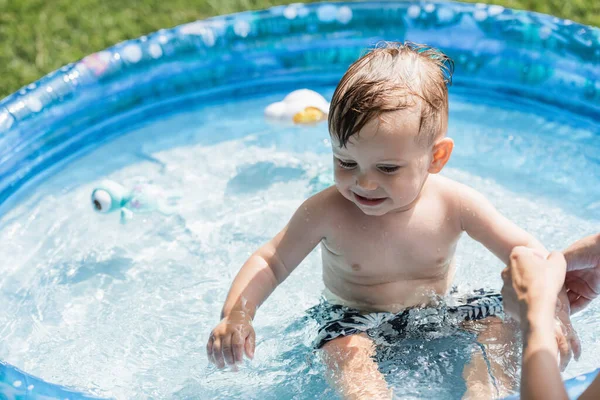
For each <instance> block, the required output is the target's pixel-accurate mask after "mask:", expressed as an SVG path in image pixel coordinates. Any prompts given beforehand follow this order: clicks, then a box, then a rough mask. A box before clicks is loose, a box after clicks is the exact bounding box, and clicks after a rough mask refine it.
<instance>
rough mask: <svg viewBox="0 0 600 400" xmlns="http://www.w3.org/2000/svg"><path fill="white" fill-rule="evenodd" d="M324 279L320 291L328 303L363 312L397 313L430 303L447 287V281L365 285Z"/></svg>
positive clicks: (430, 304) (445, 291)
mask: <svg viewBox="0 0 600 400" xmlns="http://www.w3.org/2000/svg"><path fill="white" fill-rule="evenodd" d="M324 278H325V276H324ZM324 282H325V291H324V293H323V294H324V296H325V298H326V299H327V300H328V301H329V302H331V303H333V304H340V305H343V306H346V307H351V308H355V309H358V310H361V311H364V312H365V313H368V312H377V311H387V312H392V313H397V312H400V311H402V310H404V309H406V308H411V307H425V306H432V305H435V304H436V303H437V302H438V301H439V299H440V297H441V296H444V295H445V294H446V293H447V292H448V289H449V288H450V283H448V282H447V281H446V280H443V281H438V282H429V281H402V282H386V283H380V284H375V285H368V286H365V285H357V284H355V283H349V282H340V281H339V280H332V279H324Z"/></svg>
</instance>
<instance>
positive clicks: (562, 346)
mask: <svg viewBox="0 0 600 400" xmlns="http://www.w3.org/2000/svg"><path fill="white" fill-rule="evenodd" d="M565 333H566V332H564V331H563V329H562V326H561V325H560V324H557V326H556V344H557V346H558V353H559V363H558V366H559V368H560V370H561V371H564V370H565V368H567V365H569V362H570V361H571V348H570V347H569V341H568V340H567V337H566V335H565Z"/></svg>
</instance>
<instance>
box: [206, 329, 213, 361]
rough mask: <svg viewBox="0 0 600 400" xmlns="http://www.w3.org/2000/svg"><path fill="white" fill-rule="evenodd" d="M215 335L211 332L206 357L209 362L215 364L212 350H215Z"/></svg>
mask: <svg viewBox="0 0 600 400" xmlns="http://www.w3.org/2000/svg"><path fill="white" fill-rule="evenodd" d="M213 341H214V338H213V335H212V334H211V335H210V337H209V338H208V343H206V357H207V358H208V362H209V363H213V364H214V362H215V361H214V359H213V356H212V352H213Z"/></svg>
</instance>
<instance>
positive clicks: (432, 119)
mask: <svg viewBox="0 0 600 400" xmlns="http://www.w3.org/2000/svg"><path fill="white" fill-rule="evenodd" d="M453 72H454V63H453V61H452V60H451V59H450V58H449V57H448V56H446V55H445V54H444V53H442V52H441V51H439V50H437V49H434V48H432V47H429V46H426V45H421V44H416V43H412V42H404V43H401V42H384V43H380V44H379V45H377V46H376V47H375V48H374V49H372V50H371V51H369V52H368V53H367V54H365V55H364V56H362V57H361V58H360V59H358V60H357V61H356V62H354V64H352V65H351V66H350V68H348V71H346V73H345V74H344V76H343V77H342V80H341V81H340V83H339V84H338V86H337V88H336V89H335V92H334V94H333V98H332V100H331V106H330V107H329V120H328V123H329V132H330V134H331V135H332V136H333V137H334V138H336V139H337V140H338V142H339V143H340V147H342V146H346V143H347V142H348V140H350V138H351V137H352V136H353V135H355V134H357V133H358V132H359V131H360V130H361V129H362V128H363V127H364V126H365V124H367V123H368V122H369V121H371V120H372V119H373V118H376V117H379V116H380V115H381V114H383V113H385V112H389V111H396V110H404V109H408V108H411V107H415V106H420V109H421V122H420V124H419V135H418V137H417V141H418V142H419V143H424V144H426V145H431V144H433V142H434V141H435V140H436V139H437V138H438V137H440V136H441V135H443V134H444V133H445V132H446V129H447V126H448V86H449V85H450V84H451V83H452V74H453Z"/></svg>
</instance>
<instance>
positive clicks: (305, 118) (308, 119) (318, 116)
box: [292, 107, 327, 124]
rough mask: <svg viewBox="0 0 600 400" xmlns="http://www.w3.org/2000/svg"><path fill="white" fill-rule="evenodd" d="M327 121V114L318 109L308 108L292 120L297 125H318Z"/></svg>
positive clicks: (295, 115)
mask: <svg viewBox="0 0 600 400" xmlns="http://www.w3.org/2000/svg"><path fill="white" fill-rule="evenodd" d="M325 119H327V114H325V113H324V112H323V111H321V110H319V109H318V108H317V107H306V108H305V109H304V110H302V111H300V112H298V113H296V114H294V117H293V118H292V120H293V121H294V123H295V124H316V123H319V122H321V121H323V120H325Z"/></svg>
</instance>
